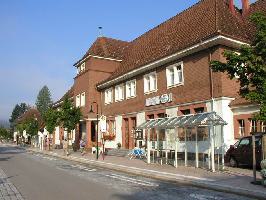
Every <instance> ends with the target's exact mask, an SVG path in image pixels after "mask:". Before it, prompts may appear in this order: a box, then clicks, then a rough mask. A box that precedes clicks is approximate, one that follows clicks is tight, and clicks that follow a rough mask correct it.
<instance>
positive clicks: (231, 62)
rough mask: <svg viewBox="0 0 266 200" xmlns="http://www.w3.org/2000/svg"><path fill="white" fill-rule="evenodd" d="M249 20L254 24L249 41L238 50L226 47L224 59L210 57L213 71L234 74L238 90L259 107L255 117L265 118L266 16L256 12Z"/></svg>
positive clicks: (232, 77) (265, 119)
mask: <svg viewBox="0 0 266 200" xmlns="http://www.w3.org/2000/svg"><path fill="white" fill-rule="evenodd" d="M250 20H251V22H253V23H254V25H255V26H256V34H255V37H254V40H253V42H252V44H251V45H250V46H248V45H243V46H242V47H241V48H240V51H239V53H235V52H233V51H225V52H224V56H225V58H226V61H227V62H226V63H222V62H219V61H213V62H212V63H211V66H212V68H213V69H214V71H216V72H227V74H228V76H229V78H230V79H234V78H236V77H237V79H238V81H239V83H240V89H239V94H240V95H241V96H242V97H244V98H246V99H247V100H249V101H251V102H253V103H256V104H258V105H259V107H260V112H259V113H258V114H256V115H255V116H254V118H255V119H257V120H262V121H266V16H265V15H263V14H261V13H255V14H253V15H251V17H250Z"/></svg>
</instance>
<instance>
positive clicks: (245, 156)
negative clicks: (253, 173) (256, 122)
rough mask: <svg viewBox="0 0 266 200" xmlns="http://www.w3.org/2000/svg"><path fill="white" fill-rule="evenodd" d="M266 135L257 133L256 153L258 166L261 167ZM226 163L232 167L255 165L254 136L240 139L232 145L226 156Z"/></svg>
mask: <svg viewBox="0 0 266 200" xmlns="http://www.w3.org/2000/svg"><path fill="white" fill-rule="evenodd" d="M265 134H266V133H265V132H264V133H255V151H256V164H257V166H258V167H259V166H260V162H261V160H262V136H263V135H265ZM225 162H226V163H228V164H229V166H231V167H238V166H240V165H245V166H252V165H253V148H252V136H246V137H243V138H241V139H239V140H238V141H237V142H236V143H235V144H234V145H231V146H230V148H229V149H228V151H227V152H226V154H225Z"/></svg>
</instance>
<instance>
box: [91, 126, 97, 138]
mask: <svg viewBox="0 0 266 200" xmlns="http://www.w3.org/2000/svg"><path fill="white" fill-rule="evenodd" d="M91 141H92V142H96V122H95V121H91Z"/></svg>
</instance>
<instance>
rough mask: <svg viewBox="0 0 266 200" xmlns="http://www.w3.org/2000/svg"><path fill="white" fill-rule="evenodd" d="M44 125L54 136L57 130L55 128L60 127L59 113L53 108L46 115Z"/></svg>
mask: <svg viewBox="0 0 266 200" xmlns="http://www.w3.org/2000/svg"><path fill="white" fill-rule="evenodd" d="M43 119H44V123H45V128H46V130H47V131H48V132H49V133H50V134H52V133H53V132H54V130H55V127H56V126H57V125H58V123H59V122H58V120H59V112H58V111H57V110H54V109H52V108H49V109H48V110H47V111H46V113H45V115H44V118H43Z"/></svg>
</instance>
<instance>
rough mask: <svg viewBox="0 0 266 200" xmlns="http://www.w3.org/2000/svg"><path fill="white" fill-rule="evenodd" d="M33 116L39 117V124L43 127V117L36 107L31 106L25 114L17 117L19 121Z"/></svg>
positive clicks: (34, 117)
mask: <svg viewBox="0 0 266 200" xmlns="http://www.w3.org/2000/svg"><path fill="white" fill-rule="evenodd" d="M32 118H33V119H37V121H38V124H39V126H41V127H43V126H44V121H43V119H42V117H41V114H40V112H39V111H38V110H37V109H36V108H30V109H29V110H27V111H26V112H25V113H24V114H22V115H21V116H20V117H19V118H18V119H17V123H21V122H25V121H26V120H29V119H32Z"/></svg>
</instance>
